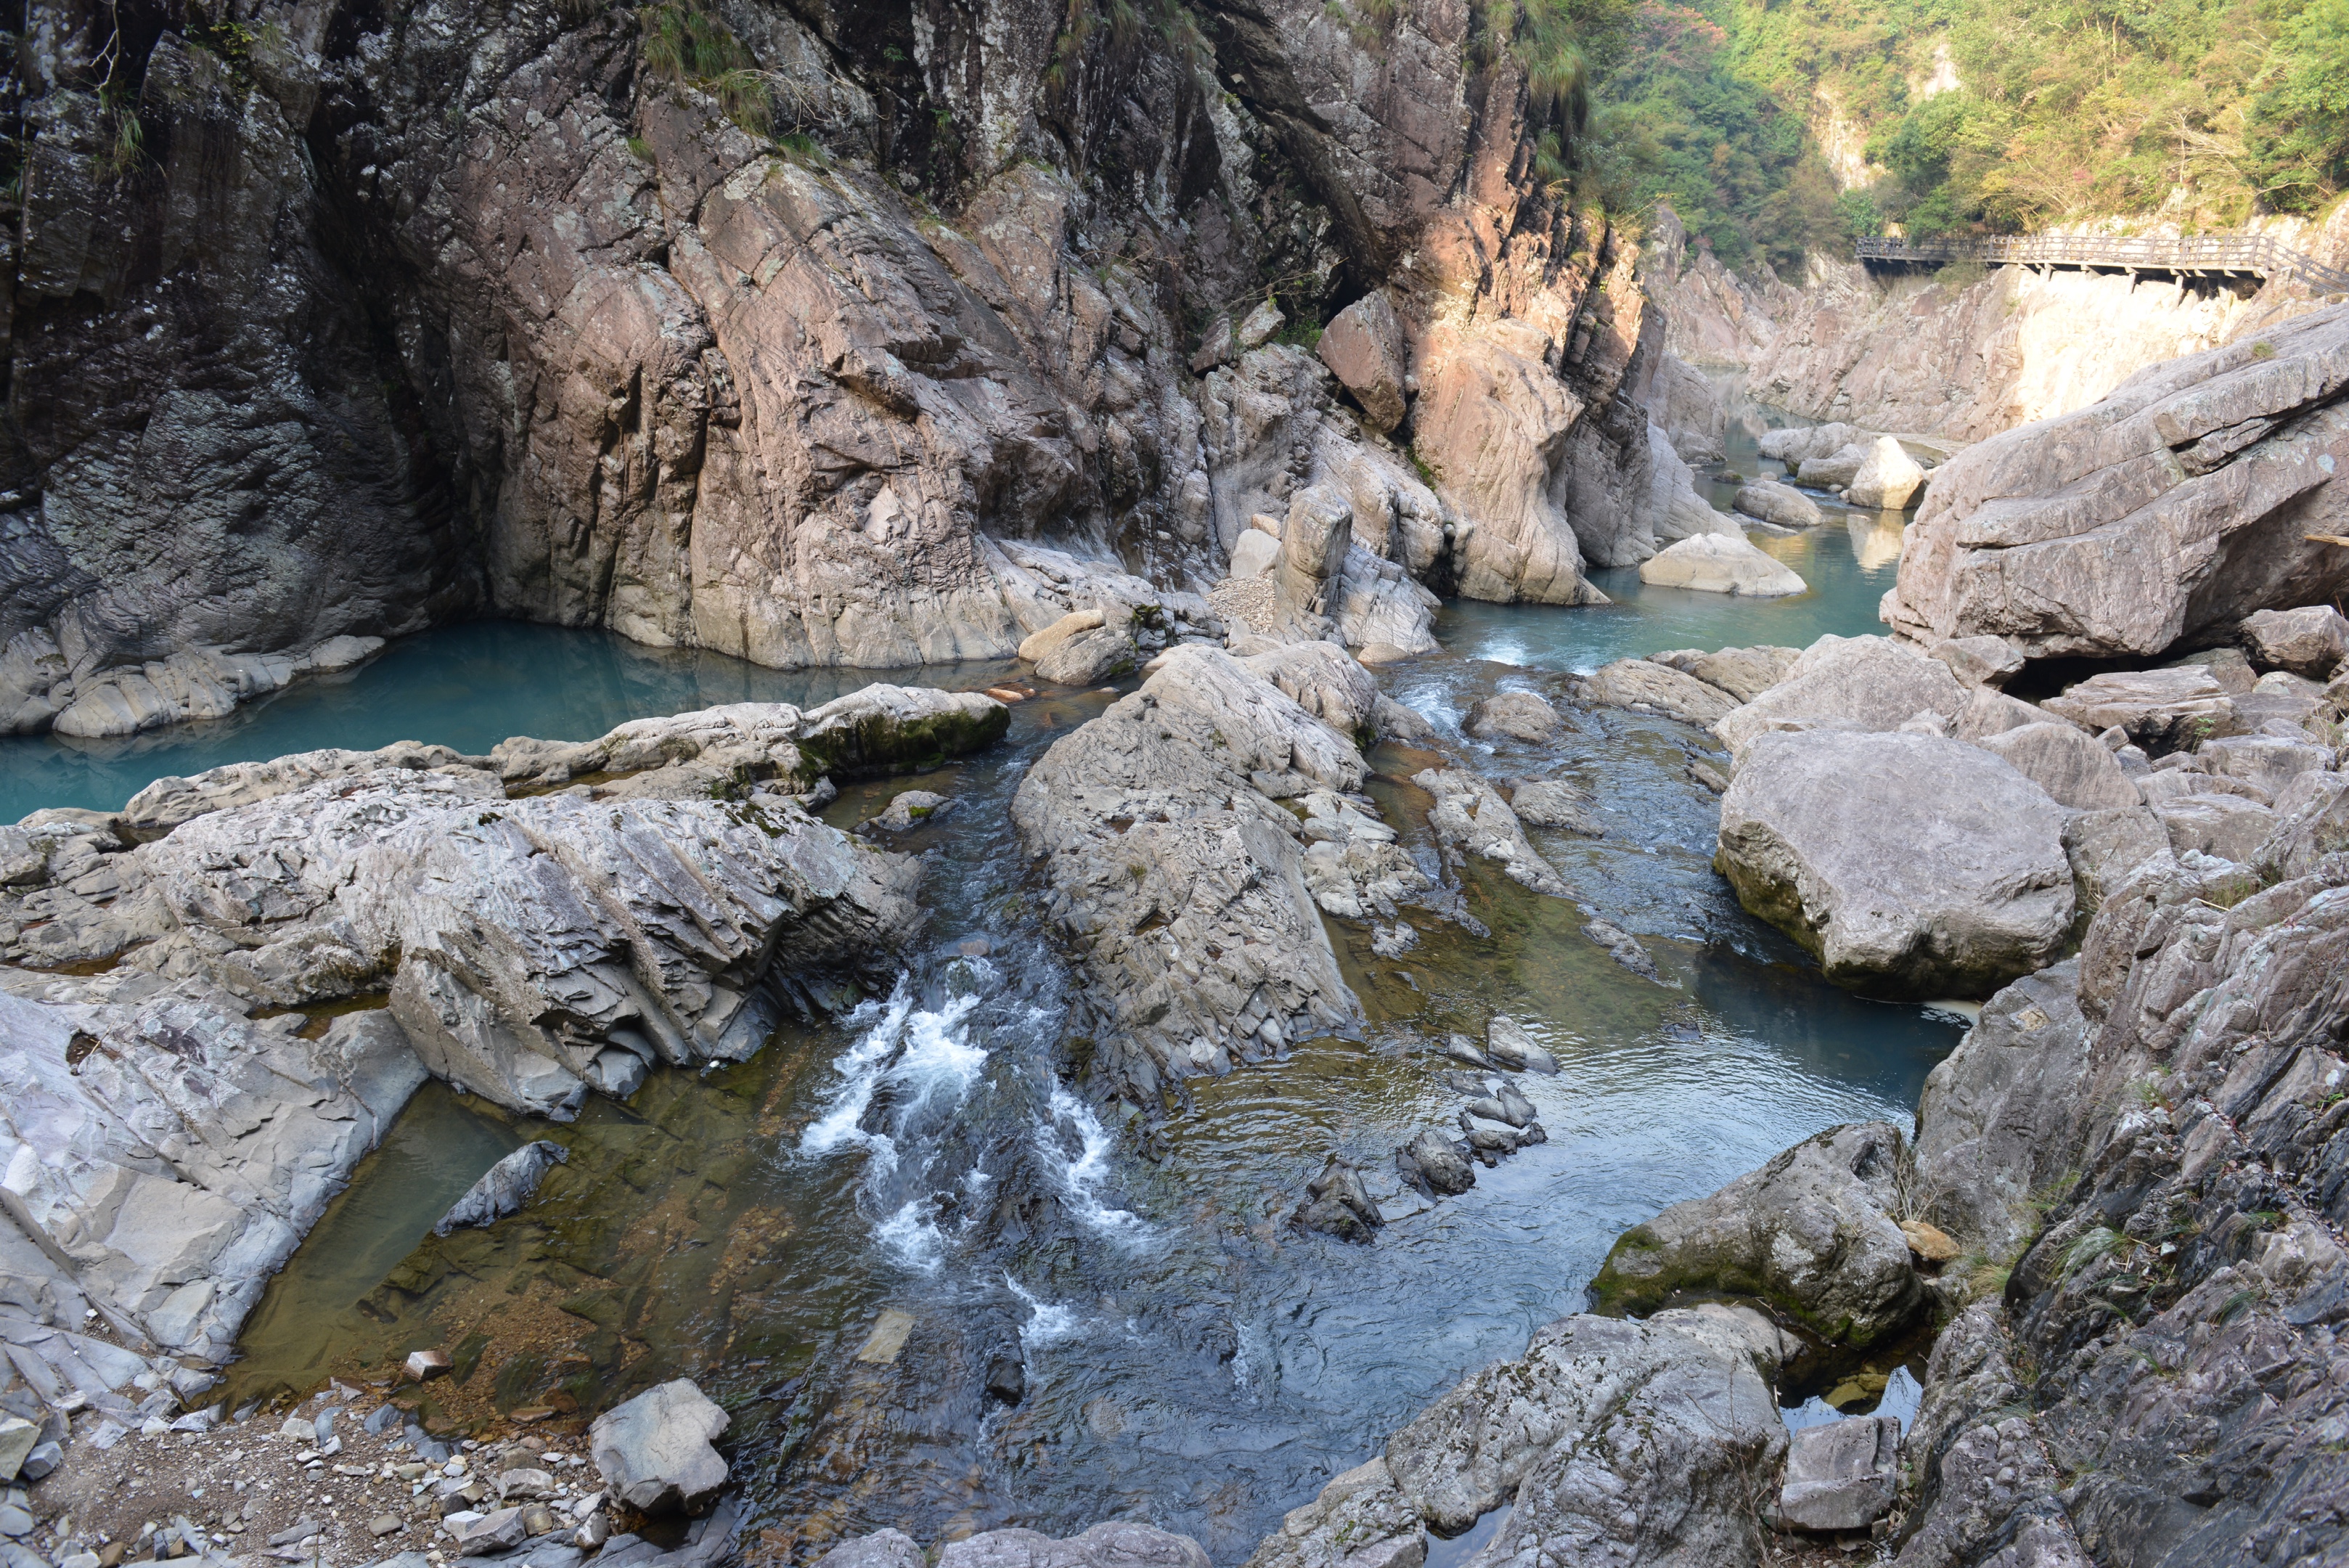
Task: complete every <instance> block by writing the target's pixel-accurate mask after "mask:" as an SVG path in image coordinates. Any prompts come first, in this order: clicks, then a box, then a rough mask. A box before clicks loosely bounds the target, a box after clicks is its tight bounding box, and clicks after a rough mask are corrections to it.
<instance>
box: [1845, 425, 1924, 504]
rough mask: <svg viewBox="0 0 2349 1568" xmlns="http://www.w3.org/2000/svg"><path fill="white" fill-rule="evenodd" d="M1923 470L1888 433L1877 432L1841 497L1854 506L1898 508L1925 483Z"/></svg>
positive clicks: (1907, 501) (1907, 502)
mask: <svg viewBox="0 0 2349 1568" xmlns="http://www.w3.org/2000/svg"><path fill="white" fill-rule="evenodd" d="M1924 483H1925V471H1924V470H1923V469H1922V468H1920V467H1919V466H1918V464H1917V460H1916V459H1915V458H1913V457H1910V456H1909V454H1908V453H1907V452H1903V451H1901V450H1900V443H1899V441H1894V440H1893V439H1892V438H1891V437H1890V436H1878V437H1877V438H1876V440H1875V441H1874V442H1873V443H1871V444H1870V445H1869V447H1868V456H1867V457H1866V458H1865V459H1864V460H1862V462H1860V465H1859V469H1858V472H1856V473H1854V474H1853V475H1852V478H1851V483H1850V485H1849V487H1848V488H1847V490H1846V492H1845V494H1844V499H1846V500H1847V501H1849V502H1850V503H1851V504H1853V505H1854V506H1873V507H1876V508H1878V510H1879V511H1886V512H1898V511H1900V510H1901V509H1903V508H1904V507H1906V506H1907V505H1908V504H1909V501H1910V500H1911V499H1913V498H1914V497H1915V495H1916V493H1917V492H1918V491H1919V490H1920V489H1922V488H1923V487H1924Z"/></svg>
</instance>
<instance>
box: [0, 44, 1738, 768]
mask: <svg viewBox="0 0 2349 1568" xmlns="http://www.w3.org/2000/svg"><path fill="white" fill-rule="evenodd" d="M142 15H143V14H142ZM680 18H684V19H680ZM688 20H689V21H690V23H691V26H692V27H693V28H697V29H698V32H696V34H695V36H697V37H702V38H704V40H705V45H706V47H705V48H703V50H702V54H700V55H697V56H696V57H695V59H693V60H691V61H679V60H677V59H673V58H670V57H668V56H667V54H666V53H664V51H662V50H661V49H658V48H655V47H650V45H649V44H648V40H653V39H657V37H659V36H663V34H662V29H663V28H664V27H673V26H687V22H688ZM54 24H55V25H54V26H45V27H44V28H42V29H39V30H38V36H37V38H36V39H34V40H33V41H32V42H30V43H28V45H27V51H28V52H27V53H26V58H25V60H24V62H23V66H24V72H25V82H24V92H23V95H22V96H23V97H24V99H25V101H26V106H27V107H26V116H27V119H26V123H27V126H28V128H29V129H28V130H27V133H26V134H27V138H28V140H27V146H28V148H31V149H33V151H29V152H28V153H27V158H28V160H29V162H28V169H31V170H33V171H34V172H33V173H31V174H29V175H28V182H27V189H28V192H30V194H29V195H28V196H27V198H26V203H25V210H24V213H23V214H22V216H23V223H22V224H21V225H20V227H21V231H22V232H21V234H20V238H19V242H18V244H17V246H16V249H15V250H14V251H12V253H11V254H12V255H14V257H15V261H14V263H13V265H14V267H15V276H16V292H15V294H14V295H13V296H12V299H13V300H14V301H15V303H13V304H12V305H11V306H9V308H8V311H7V313H6V315H5V317H0V332H5V336H6V337H7V353H8V356H9V365H10V384H11V386H12V388H13V389H15V394H16V398H17V407H18V410H19V416H20V417H19V418H18V419H17V421H16V422H15V423H14V424H13V425H12V426H11V431H10V435H9V437H8V441H7V444H6V447H5V452H0V468H5V472H0V483H5V492H0V537H5V539H6V540H7V541H8V544H7V548H6V550H5V556H6V557H7V559H8V561H9V563H10V566H11V570H10V571H9V572H8V573H7V574H5V577H0V724H5V726H6V727H8V728H11V729H16V730H25V729H40V728H45V727H47V726H49V725H51V724H53V723H55V724H60V725H62V726H63V727H64V728H65V729H66V730H67V731H68V732H72V733H78V734H95V733H111V732H119V731H123V730H127V729H135V728H142V727H146V726H148V725H150V724H153V723H158V722H171V721H174V720H177V719H182V718H191V717H202V716H210V715H216V714H217V713H218V712H221V711H225V709H226V707H227V706H229V705H231V704H233V702H234V701H239V700H242V699H243V698H246V697H250V696H253V695H257V694H259V693H260V692H262V691H266V690H269V689H272V688H273V687H274V686H275V685H277V684H282V683H283V680H284V679H285V677H286V675H287V674H288V673H289V672H291V671H293V670H296V669H298V668H300V667H303V666H305V665H316V666H320V667H324V666H326V665H329V664H331V663H333V662H335V661H336V660H337V659H344V658H345V657H347V655H348V653H349V650H350V649H354V648H357V647H361V646H363V645H364V644H365V643H366V642H367V639H379V638H386V637H391V636H397V635H400V634H404V633H408V632H411V631H415V630H418V629H420V628H424V627H426V626H429V625H431V624H434V623H435V622H438V621H440V620H444V619H447V618H451V617H453V616H458V615H461V614H466V613H471V612H475V611H480V610H489V611H492V612H494V613H499V614H504V615H511V616H519V617H524V618H534V619H541V620H547V621H553V622H556V623H560V624H564V625H570V626H595V627H603V628H609V629H611V630H613V631H616V632H617V633H619V634H620V635H623V636H626V637H628V638H632V639H636V640H639V641H643V642H646V643H649V644H653V645H657V646H683V647H698V648H706V649H716V650H719V651H723V652H727V653H731V654H736V655H740V656H741V657H744V658H747V659H754V660H757V661H760V662H762V663H766V664H771V665H786V666H788V665H809V664H815V665H862V666H891V667H895V666H906V665H912V664H916V663H921V662H930V661H938V660H944V659H962V658H979V657H987V658H1000V657H1006V656H1009V654H1011V653H1012V652H1013V651H1014V649H1017V648H1018V646H1019V644H1020V642H1021V641H1022V640H1023V639H1025V638H1027V637H1028V636H1029V635H1030V634H1032V633H1034V632H1037V631H1040V630H1041V629H1042V628H1044V627H1046V626H1048V625H1050V623H1051V622H1052V621H1053V620H1055V619H1058V618H1060V617H1061V616H1062V615H1065V614H1067V613H1070V611H1071V610H1073V609H1082V608H1085V607H1087V606H1086V605H1085V604H1082V603H1072V602H1071V598H1072V597H1081V596H1072V595H1071V594H1070V593H1068V592H1065V591H1063V588H1064V587H1065V582H1063V583H1062V584H1060V585H1056V584H1055V583H1054V581H1053V577H1054V569H1053V568H1052V566H1050V565H1049V564H1042V565H1040V559H1039V555H1038V553H1039V552H1040V554H1041V556H1050V557H1052V558H1053V560H1055V561H1057V562H1058V563H1060V564H1061V566H1067V565H1069V564H1071V563H1073V564H1074V565H1075V566H1076V567H1077V568H1078V569H1077V571H1076V572H1075V573H1074V575H1075V576H1079V577H1083V578H1088V579H1094V578H1106V577H1121V576H1123V577H1128V578H1132V579H1134V580H1139V581H1142V582H1143V583H1144V584H1145V585H1147V584H1156V585H1158V587H1159V588H1160V589H1162V590H1164V592H1165V593H1167V594H1170V595H1172V594H1178V593H1185V592H1189V593H1195V592H1198V591H1201V590H1204V589H1205V588H1206V587H1207V586H1209V585H1210V584H1211V583H1213V582H1214V581H1215V580H1216V578H1217V577H1218V576H1221V575H1222V572H1223V570H1224V567H1225V566H1226V562H1227V559H1228V556H1229V552H1230V551H1231V550H1232V548H1233V547H1234V545H1236V543H1237V540H1238V536H1239V535H1240V534H1241V533H1242V532H1243V531H1245V530H1246V529H1247V526H1248V519H1249V518H1250V517H1251V516H1253V515H1256V514H1259V513H1263V514H1271V515H1275V516H1278V515H1280V514H1283V512H1284V511H1285V510H1286V508H1287V506H1288V502H1289V499H1290V498H1291V496H1292V495H1293V493H1295V492H1297V491H1299V490H1301V489H1305V488H1308V487H1309V486H1311V485H1313V484H1317V483H1330V484H1335V485H1337V486H1338V487H1339V488H1340V490H1342V491H1343V492H1345V493H1347V494H1348V496H1349V498H1350V502H1351V504H1352V505H1353V507H1354V510H1355V514H1356V528H1355V538H1356V540H1357V542H1358V543H1360V544H1361V546H1362V547H1363V549H1364V550H1365V551H1366V552H1367V553H1368V554H1369V556H1371V557H1373V558H1375V559H1377V560H1378V561H1380V562H1382V563H1383V564H1384V565H1383V566H1382V567H1381V569H1380V571H1379V574H1378V575H1379V576H1381V577H1384V576H1386V574H1387V573H1388V572H1390V571H1391V572H1393V573H1397V574H1400V575H1402V576H1404V577H1407V578H1418V579H1421V580H1423V581H1426V582H1427V583H1429V584H1430V585H1431V586H1433V587H1439V588H1441V587H1448V586H1450V585H1452V584H1454V583H1457V584H1460V585H1463V586H1464V587H1466V589H1467V591H1470V592H1474V593H1476V594H1478V595H1481V596H1483V597H1497V598H1505V599H1516V598H1524V599H1533V600H1538V601H1542V602H1561V603H1572V602H1582V601H1586V600H1588V598H1590V597H1591V590H1590V589H1589V588H1588V583H1587V582H1586V581H1585V580H1584V578H1583V576H1582V570H1583V566H1584V563H1585V562H1586V561H1599V562H1606V563H1609V564H1619V563H1620V564H1628V563H1630V562H1634V561H1637V560H1639V559H1641V558H1643V557H1644V556H1646V555H1648V554H1651V553H1652V552H1653V550H1654V549H1655V548H1656V547H1657V545H1659V544H1660V543H1668V542H1670V540H1671V539H1673V538H1677V537H1680V536H1682V535H1685V534H1687V533H1690V532H1694V531H1701V530H1702V529H1704V528H1707V527H1710V526H1713V524H1712V523H1711V522H1710V521H1709V519H1710V517H1711V514H1710V513H1709V511H1708V510H1707V509H1706V508H1705V507H1704V506H1703V504H1702V502H1700V501H1698V500H1697V498H1696V497H1695V495H1694V493H1693V491H1692V488H1691V487H1690V484H1689V475H1688V472H1687V471H1686V469H1685V467H1684V465H1682V463H1681V461H1680V459H1679V458H1678V456H1677V455H1676V454H1675V453H1674V452H1672V450H1671V445H1670V443H1669V441H1665V440H1664V439H1663V437H1662V434H1661V430H1660V429H1659V428H1658V427H1657V426H1656V425H1654V424H1653V422H1652V421H1651V420H1650V418H1649V414H1648V404H1649V403H1650V402H1651V401H1652V400H1654V398H1655V392H1654V388H1653V380H1654V376H1655V373H1656V369H1657V367H1658V364H1659V362H1660V360H1661V318H1660V317H1659V316H1657V315H1656V314H1655V313H1654V312H1651V311H1649V310H1648V309H1647V308H1646V306H1645V305H1644V302H1643V300H1642V297H1641V295H1640V290H1639V288H1638V287H1637V286H1636V283H1635V281H1634V278H1633V267H1634V262H1635V257H1634V252H1633V248H1632V247H1631V246H1630V245H1629V244H1625V243H1623V241H1622V240H1621V239H1620V238H1619V235H1618V234H1617V233H1616V232H1615V230H1614V229H1613V227H1612V226H1611V225H1610V223H1609V221H1608V220H1607V218H1606V216H1605V214H1604V213H1600V212H1599V211H1598V210H1596V209H1595V208H1587V207H1586V208H1579V209H1570V208H1568V206H1566V205H1565V204H1563V203H1562V202H1560V201H1559V200H1558V199H1557V196H1556V195H1555V194H1554V193H1553V192H1551V191H1550V189H1549V188H1548V187H1547V186H1546V185H1545V184H1544V183H1543V182H1540V181H1539V180H1538V179H1537V178H1536V177H1535V175H1534V173H1533V171H1531V169H1530V168H1529V166H1528V163H1527V159H1526V154H1525V149H1526V148H1527V147H1529V146H1531V145H1532V144H1533V140H1534V139H1535V138H1536V137H1537V136H1538V135H1539V134H1540V133H1541V132H1542V130H1544V128H1545V121H1544V119H1543V117H1544V116H1546V115H1547V114H1548V113H1550V112H1551V111H1550V109H1548V108H1547V107H1546V104H1547V100H1546V99H1537V96H1536V95H1535V94H1533V93H1532V92H1531V91H1529V89H1528V87H1527V83H1526V77H1525V71H1524V68H1523V67H1522V66H1521V65H1520V64H1519V63H1518V61H1517V58H1516V54H1515V53H1514V52H1513V51H1511V50H1510V49H1508V48H1506V47H1502V48H1499V49H1497V50H1488V49H1485V47H1483V46H1482V45H1480V44H1475V43H1473V42H1472V39H1471V36H1470V34H1471V26H1470V22H1469V20H1468V19H1467V18H1466V17H1465V16H1464V14H1461V13H1459V12H1457V10H1456V8H1452V7H1446V6H1444V5H1432V4H1412V5H1405V6H1402V7H1401V8H1399V9H1397V10H1395V11H1394V12H1393V13H1392V15H1383V14H1382V15H1381V17H1380V18H1378V19H1376V20H1375V22H1372V23H1362V24H1360V25H1357V24H1354V23H1350V22H1348V21H1345V20H1341V19H1338V18H1336V17H1334V16H1333V15H1332V14H1331V13H1330V12H1329V11H1328V10H1327V9H1326V8H1324V7H1320V6H1318V5H1312V4H1309V3H1308V0H1280V3H1279V4H1277V5H1274V6H1272V7H1271V8H1270V9H1269V10H1264V9H1249V8H1247V7H1237V6H1230V5H1208V6H1206V7H1205V8H1204V9H1202V10H1200V11H1198V12H1196V13H1195V14H1192V13H1185V14H1184V16H1183V18H1182V19H1181V21H1180V26H1179V27H1177V28H1176V31H1177V33H1178V34H1179V36H1180V39H1181V42H1180V44H1179V46H1178V47H1165V48H1160V47H1148V48H1135V47H1132V38H1131V35H1130V33H1129V31H1128V30H1127V29H1124V28H1123V27H1121V28H1113V29H1108V30H1096V29H1092V28H1091V27H1090V26H1083V27H1079V26H1075V25H1074V24H1072V23H1071V21H1070V19H1069V16H1068V15H1067V14H1065V13H1064V10H1063V8H1061V7H1059V6H1057V5H1044V4H1041V3H1040V0H988V3H987V4H985V5H981V6H980V7H978V9H977V10H975V11H972V12H969V13H968V14H963V13H957V14H956V15H955V16H952V17H942V18H939V19H936V20H935V21H934V20H932V19H926V18H925V19H916V18H915V17H913V16H910V15H909V14H905V13H887V14H883V13H882V12H874V11H871V10H870V8H864V9H859V8H857V7H853V6H852V7H850V8H848V9H845V10H832V11H823V12H820V13H806V12H798V11H793V10H791V9H789V8H787V7H782V6H778V5H770V4H750V5H732V6H729V7H726V8H723V11H722V14H721V12H720V11H719V10H718V9H713V8H709V7H706V6H703V5H699V4H698V3H685V0H680V3H679V4H678V5H667V6H660V7H652V8H643V7H639V8H636V9H633V10H632V9H627V8H622V9H617V10H606V9H602V8H597V7H592V6H591V7H585V8H582V7H574V6H556V7H554V8H552V9H548V8H538V9H530V8H521V9H515V8H512V7H490V8H486V9H485V8H482V7H479V6H466V5H447V4H435V5H427V6H425V7H424V8H423V9H421V10H419V11H413V12H402V13H401V15H400V16H399V17H398V19H397V20H395V19H393V18H390V17H388V16H383V15H379V14H378V12H377V11H375V10H373V9H370V8H368V7H366V6H352V5H339V4H335V5H326V6H324V7H323V8H322V7H318V6H308V7H305V6H299V5H290V4H286V3H283V0H267V3H264V4H263V5H260V6H259V7H258V8H254V9H250V11H249V14H241V16H240V19H239V20H238V21H237V22H236V23H235V24H234V25H233V26H229V25H226V24H222V25H220V26H214V25H213V24H212V23H210V22H207V21H205V20H203V19H202V18H181V17H180V16H178V15H177V14H176V13H174V14H173V16H171V17H169V18H164V17H160V16H159V17H156V18H150V19H149V20H145V21H138V22H136V23H135V24H134V23H133V22H129V21H125V20H124V19H123V18H121V17H120V16H119V15H118V13H117V11H116V9H115V8H114V7H112V6H110V5H99V4H97V3H96V0H75V3H73V4H70V5H67V6H66V7H65V9H64V10H63V11H61V12H59V13H57V16H56V17H55V18H54ZM1174 25H1175V24H1174V22H1172V21H1170V22H1169V23H1168V26H1174ZM711 51H714V53H711ZM703 55H707V56H708V58H707V59H705V58H703ZM719 57H723V59H722V61H719ZM482 61H495V62H497V64H496V67H495V68H494V69H489V68H476V66H477V63H478V62H482ZM712 61H719V63H720V64H721V65H722V66H723V68H722V69H719V70H717V71H716V73H715V74H714V75H710V74H702V71H703V67H704V66H705V65H708V64H710V63H711V62H712ZM746 83H747V84H750V85H749V86H745V85H744V84H746ZM101 88H102V89H103V90H100V89H101ZM1112 104H1114V105H1118V106H1121V107H1120V108H1119V109H1117V110H1115V111H1114V112H1112V111H1110V110H1108V109H1105V108H1099V107H1098V106H1107V105H1112ZM1085 106H1096V107H1095V108H1087V107H1085ZM786 128H788V129H786ZM949 128H951V129H949ZM1268 293H1270V294H1272V295H1275V296H1277V300H1276V299H1274V298H1268V297H1267V296H1268ZM1341 318H1342V319H1341ZM1186 320H1205V321H1207V322H1209V323H1210V324H1211V326H1210V330H1209V331H1208V333H1207V334H1206V338H1205V339H1204V340H1203V341H1201V342H1199V343H1198V345H1197V347H1196V351H1195V352H1194V346H1193V343H1192V342H1191V341H1190V340H1189V338H1188V337H1187V334H1186V333H1185V331H1184V330H1183V328H1182V325H1181V324H1182V323H1184V322H1185V321H1186ZM1324 323H1328V324H1329V325H1330V327H1332V328H1333V330H1332V331H1330V333H1329V334H1328V335H1327V337H1325V339H1324V340H1325V341H1326V342H1327V343H1328V345H1329V349H1328V354H1327V356H1326V359H1325V358H1316V357H1315V356H1314V355H1313V354H1312V353H1311V352H1310V351H1309V350H1308V349H1307V348H1304V347H1301V346H1300V345H1299V344H1298V343H1296V342H1291V341H1282V340H1280V337H1282V336H1289V337H1294V336H1296V335H1299V334H1304V335H1306V336H1307V337H1310V335H1311V334H1312V333H1313V332H1315V331H1316V330H1318V329H1319V327H1320V326H1321V325H1322V324H1324ZM1194 378H1196V379H1194ZM1063 576H1064V578H1065V576H1067V574H1063ZM1347 576H1348V577H1349V578H1353V577H1354V576H1357V574H1355V573H1353V572H1351V571H1349V572H1348V573H1347ZM1374 640H1386V641H1392V639H1385V638H1380V639H1374Z"/></svg>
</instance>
